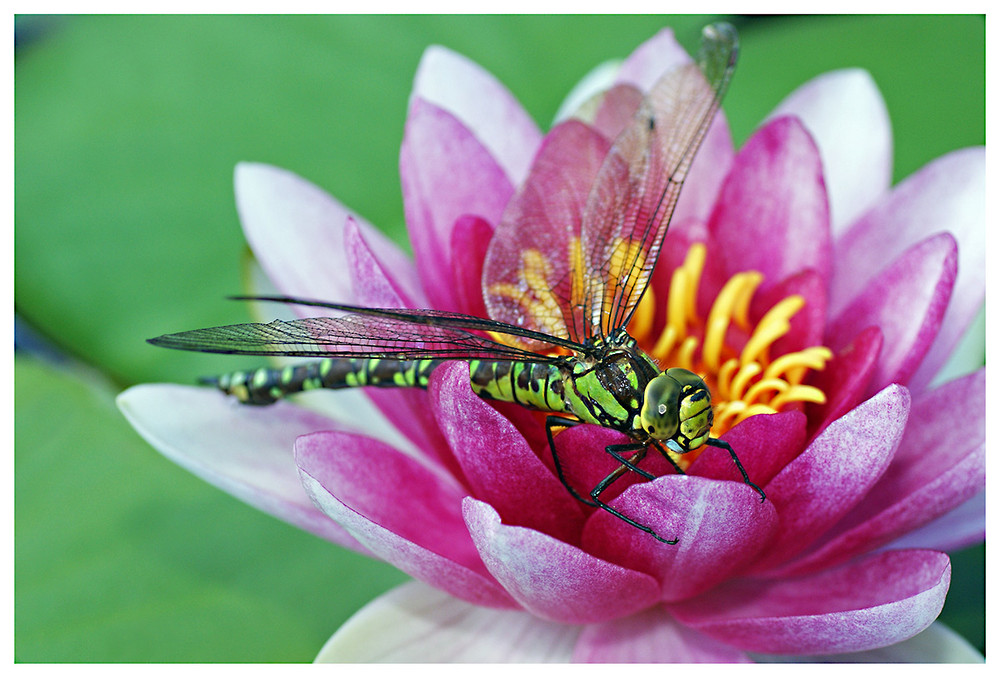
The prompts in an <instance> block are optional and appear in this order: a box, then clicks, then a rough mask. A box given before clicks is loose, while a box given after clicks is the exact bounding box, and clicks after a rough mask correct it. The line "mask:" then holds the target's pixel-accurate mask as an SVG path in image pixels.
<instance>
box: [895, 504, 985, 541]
mask: <svg viewBox="0 0 1000 678" xmlns="http://www.w3.org/2000/svg"><path fill="white" fill-rule="evenodd" d="M985 539H986V492H980V493H979V494H977V495H976V496H975V497H973V498H972V499H970V500H968V501H967V502H965V503H964V504H962V505H961V506H959V507H958V508H956V509H954V510H952V511H950V512H948V513H946V514H945V515H943V516H941V517H940V518H938V519H937V520H935V521H933V522H931V523H928V524H927V525H924V526H923V527H921V528H919V529H916V530H914V531H913V532H910V533H909V534H907V535H905V536H903V537H901V538H900V539H897V540H896V541H894V542H892V544H890V545H889V546H888V547H886V548H893V549H912V548H925V549H934V550H935V551H957V550H959V549H964V548H966V547H968V546H972V545H973V544H980V543H982V542H983V541H984V540H985Z"/></svg>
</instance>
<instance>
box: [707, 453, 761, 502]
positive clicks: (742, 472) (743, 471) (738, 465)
mask: <svg viewBox="0 0 1000 678" xmlns="http://www.w3.org/2000/svg"><path fill="white" fill-rule="evenodd" d="M705 444H706V445H711V446H712V447H718V448H720V449H723V450H728V452H729V456H730V457H732V458H733V463H734V464H736V468H738V469H739V471H740V475H742V476H743V482H744V483H746V484H747V485H749V486H750V487H752V488H753V489H755V490H757V493H758V494H760V502H761V503H762V504H763V503H764V500H765V499H767V495H765V494H764V490H762V489H760V488H759V487H757V485H756V484H754V482H753V481H752V480H750V476H748V475H747V472H746V469H744V468H743V464H742V463H741V462H740V458H739V457H737V456H736V451H735V450H734V449H733V446H732V445H730V444H729V443H727V442H726V441H725V440H719V439H717V438H709V439H708V440H707V441H705Z"/></svg>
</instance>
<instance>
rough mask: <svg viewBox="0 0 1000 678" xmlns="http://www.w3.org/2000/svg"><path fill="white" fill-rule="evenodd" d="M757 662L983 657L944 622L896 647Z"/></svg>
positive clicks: (776, 657) (901, 661)
mask: <svg viewBox="0 0 1000 678" xmlns="http://www.w3.org/2000/svg"><path fill="white" fill-rule="evenodd" d="M752 656H753V659H754V661H756V662H790V663H795V664H802V663H806V662H808V663H811V664H812V663H822V664H852V663H858V664H981V663H982V662H983V661H984V657H983V655H981V654H979V651H978V650H977V649H976V648H974V647H972V645H970V644H969V641H967V640H966V639H965V638H963V637H962V636H960V635H958V634H957V633H955V632H954V631H952V630H951V629H950V628H948V627H947V626H945V625H944V624H942V623H941V622H934V623H933V624H931V625H930V626H928V627H927V628H926V629H924V630H923V631H921V632H920V633H918V634H917V635H915V636H913V637H912V638H909V639H907V640H904V641H902V642H900V643H896V644H894V645H887V646H886V647H880V648H876V649H874V650H867V651H865V652H847V653H844V654H830V655H811V656H809V655H800V656H782V655H770V656H768V655H759V654H754V655H752Z"/></svg>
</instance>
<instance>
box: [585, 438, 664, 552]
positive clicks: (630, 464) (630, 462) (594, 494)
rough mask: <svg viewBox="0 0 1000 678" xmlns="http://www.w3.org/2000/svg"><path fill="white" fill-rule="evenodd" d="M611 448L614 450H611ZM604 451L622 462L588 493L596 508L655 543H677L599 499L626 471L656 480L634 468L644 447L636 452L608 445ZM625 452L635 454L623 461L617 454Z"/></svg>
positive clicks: (632, 447) (640, 459) (627, 448)
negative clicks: (635, 529) (621, 521)
mask: <svg viewBox="0 0 1000 678" xmlns="http://www.w3.org/2000/svg"><path fill="white" fill-rule="evenodd" d="M611 448H616V450H612V449H611ZM604 450H605V451H606V452H607V453H608V454H610V455H611V456H613V457H614V458H615V459H620V460H621V462H622V465H621V466H619V467H618V468H616V469H615V470H614V471H612V472H611V473H609V474H608V475H607V476H605V478H604V480H602V481H601V482H599V483H597V486H596V487H595V488H594V489H593V490H591V491H590V497H591V498H592V499H593V500H594V501H595V502H596V503H597V505H598V506H600V507H601V508H602V509H604V510H605V511H607V512H608V513H610V514H611V515H613V516H617V517H618V518H621V519H622V520H624V521H625V522H626V523H628V524H629V525H631V526H632V527H636V528H638V529H640V530H642V531H643V532H646V533H647V534H649V535H650V536H651V537H653V538H654V539H656V540H657V541H661V542H663V543H664V544H676V543H677V539H664V538H663V537H661V536H660V535H658V534H657V533H656V531H655V530H654V529H653V528H651V527H650V526H648V525H643V524H642V523H639V522H636V521H635V520H632V519H631V518H629V517H628V516H626V515H625V514H624V513H621V512H620V511H618V510H617V509H614V508H612V507H611V506H609V505H608V504H605V503H604V502H603V501H601V500H600V498H599V496H600V494H601V493H602V492H604V490H606V489H608V486H609V485H611V483H613V482H615V481H616V480H618V479H619V478H621V477H622V476H623V475H625V472H626V471H637V472H638V473H640V474H641V475H643V476H648V477H649V478H650V480H654V479H655V478H656V476H653V475H651V474H649V473H647V472H646V471H643V470H642V469H641V468H638V467H637V466H636V464H638V463H639V462H640V461H642V460H643V458H645V456H646V450H647V448H646V446H645V445H641V446H639V447H638V449H637V450H636V445H608V446H607V447H606V448H604ZM627 450H636V453H635V454H633V455H632V456H631V457H630V458H628V459H625V458H623V457H622V456H621V455H619V454H618V452H625V451H627Z"/></svg>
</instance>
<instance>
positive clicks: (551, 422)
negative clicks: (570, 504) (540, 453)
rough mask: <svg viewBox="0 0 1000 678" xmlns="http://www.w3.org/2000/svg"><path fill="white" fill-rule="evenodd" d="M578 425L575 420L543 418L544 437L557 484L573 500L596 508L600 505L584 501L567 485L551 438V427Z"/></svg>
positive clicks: (555, 417) (567, 482) (554, 416)
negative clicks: (550, 452)
mask: <svg viewBox="0 0 1000 678" xmlns="http://www.w3.org/2000/svg"><path fill="white" fill-rule="evenodd" d="M579 424H580V422H579V421H577V420H576V419H569V418H567V417H559V416H556V415H549V416H548V417H546V418H545V436H546V437H547V438H548V439H549V449H550V450H552V461H553V462H555V465H556V475H558V476H559V482H561V483H562V484H563V487H565V488H566V489H567V490H568V491H569V493H570V494H571V495H573V498H574V499H577V500H578V501H582V502H583V503H584V504H586V505H587V506H594V507H597V506H600V504H598V503H595V502H593V501H590V500H588V499H584V498H583V496H582V495H581V494H580V493H579V492H577V491H576V490H575V489H573V486H572V485H570V484H569V481H567V480H566V475H565V473H563V467H562V462H561V461H559V453H558V452H557V451H556V441H555V440H554V439H553V438H552V428H553V427H555V426H561V427H566V428H570V427H572V426H578V425H579Z"/></svg>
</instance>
